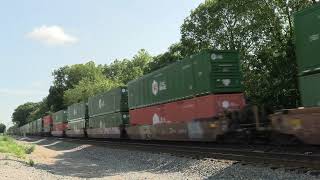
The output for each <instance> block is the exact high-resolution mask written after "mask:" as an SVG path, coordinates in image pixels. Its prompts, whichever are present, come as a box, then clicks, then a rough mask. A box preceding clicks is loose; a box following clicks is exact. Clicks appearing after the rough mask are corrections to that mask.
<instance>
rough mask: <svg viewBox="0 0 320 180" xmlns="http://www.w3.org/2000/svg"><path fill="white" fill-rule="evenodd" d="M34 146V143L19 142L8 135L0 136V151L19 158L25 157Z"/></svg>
mask: <svg viewBox="0 0 320 180" xmlns="http://www.w3.org/2000/svg"><path fill="white" fill-rule="evenodd" d="M34 148H35V147H34V145H23V144H19V143H17V142H16V141H15V140H14V139H12V138H10V137H8V136H0V153H8V154H12V155H15V156H17V157H19V158H25V155H26V154H30V153H31V152H33V150H34Z"/></svg>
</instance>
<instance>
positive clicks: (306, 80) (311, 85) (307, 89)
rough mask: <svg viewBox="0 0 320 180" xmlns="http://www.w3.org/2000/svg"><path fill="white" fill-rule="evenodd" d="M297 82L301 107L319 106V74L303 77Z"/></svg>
mask: <svg viewBox="0 0 320 180" xmlns="http://www.w3.org/2000/svg"><path fill="white" fill-rule="evenodd" d="M299 80H300V93H301V100H302V105H303V106H306V107H311V106H320V93H319V92H320V83H319V82H320V73H318V74H313V75H309V76H303V77H300V78H299Z"/></svg>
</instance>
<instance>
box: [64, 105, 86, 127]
mask: <svg viewBox="0 0 320 180" xmlns="http://www.w3.org/2000/svg"><path fill="white" fill-rule="evenodd" d="M86 108H87V107H86V103H85V102H80V103H76V104H72V105H71V106H69V107H68V110H67V120H68V122H70V121H75V120H78V119H84V118H85V117H86Z"/></svg>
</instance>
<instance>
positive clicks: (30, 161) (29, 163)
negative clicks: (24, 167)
mask: <svg viewBox="0 0 320 180" xmlns="http://www.w3.org/2000/svg"><path fill="white" fill-rule="evenodd" d="M27 164H28V165H29V166H31V167H32V166H34V161H33V160H32V159H29V161H28V163H27Z"/></svg>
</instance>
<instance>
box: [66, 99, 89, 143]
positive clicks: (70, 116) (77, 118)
mask: <svg viewBox="0 0 320 180" xmlns="http://www.w3.org/2000/svg"><path fill="white" fill-rule="evenodd" d="M87 112H88V111H87V104H86V103H85V102H80V103H76V104H72V105H71V106H69V107H68V112H67V120H68V129H67V131H66V135H67V136H68V137H84V136H85V127H86V118H87Z"/></svg>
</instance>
